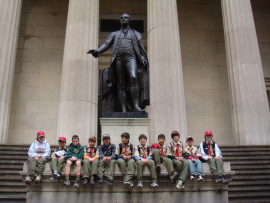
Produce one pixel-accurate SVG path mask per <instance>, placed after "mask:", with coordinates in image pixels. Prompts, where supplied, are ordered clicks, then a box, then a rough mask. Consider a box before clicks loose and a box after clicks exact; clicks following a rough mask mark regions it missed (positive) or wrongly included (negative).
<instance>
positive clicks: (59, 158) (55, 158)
mask: <svg viewBox="0 0 270 203" xmlns="http://www.w3.org/2000/svg"><path fill="white" fill-rule="evenodd" d="M52 159H57V158H56V157H53V158H52ZM59 159H60V158H59Z"/></svg>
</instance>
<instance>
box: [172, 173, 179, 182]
mask: <svg viewBox="0 0 270 203" xmlns="http://www.w3.org/2000/svg"><path fill="white" fill-rule="evenodd" d="M178 178H179V174H178V173H176V172H172V173H171V175H170V179H171V182H172V183H175V182H176V181H177V180H178Z"/></svg>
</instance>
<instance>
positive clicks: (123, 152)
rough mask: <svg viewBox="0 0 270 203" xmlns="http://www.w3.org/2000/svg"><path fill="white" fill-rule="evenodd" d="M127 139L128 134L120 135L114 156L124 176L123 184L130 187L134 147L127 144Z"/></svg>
mask: <svg viewBox="0 0 270 203" xmlns="http://www.w3.org/2000/svg"><path fill="white" fill-rule="evenodd" d="M129 138H130V135H129V133H127V132H125V133H122V134H121V141H122V143H120V144H119V145H118V146H117V148H116V152H115V154H116V159H117V161H116V162H117V164H118V166H119V168H120V169H121V171H122V173H123V175H124V182H123V183H124V184H127V185H129V187H132V186H133V182H132V177H133V174H134V167H135V166H134V164H135V161H134V159H133V158H132V157H133V156H134V146H133V145H132V144H131V143H129Z"/></svg>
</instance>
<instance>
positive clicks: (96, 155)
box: [83, 146, 99, 160]
mask: <svg viewBox="0 0 270 203" xmlns="http://www.w3.org/2000/svg"><path fill="white" fill-rule="evenodd" d="M95 149H96V150H95ZM91 150H92V151H91ZM90 151H91V155H90ZM95 151H96V153H95ZM83 158H84V159H89V158H94V159H95V160H96V159H98V158H99V150H98V147H97V146H95V147H93V148H90V147H89V146H88V147H85V148H84V156H83Z"/></svg>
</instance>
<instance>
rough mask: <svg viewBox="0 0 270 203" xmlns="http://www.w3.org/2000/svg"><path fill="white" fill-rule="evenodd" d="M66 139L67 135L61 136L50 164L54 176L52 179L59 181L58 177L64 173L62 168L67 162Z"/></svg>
mask: <svg viewBox="0 0 270 203" xmlns="http://www.w3.org/2000/svg"><path fill="white" fill-rule="evenodd" d="M66 140H67V139H66V138H65V137H59V139H58V144H59V146H58V147H57V148H56V149H55V150H54V152H53V153H52V156H51V158H52V161H51V163H50V166H51V169H52V175H53V176H52V177H51V178H50V180H51V181H57V178H59V177H60V176H61V174H62V168H63V166H64V164H65V162H66V155H67V147H66Z"/></svg>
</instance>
